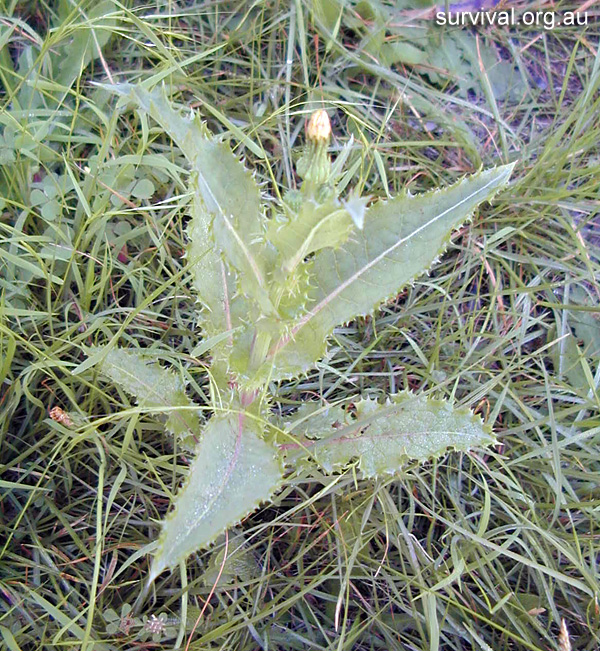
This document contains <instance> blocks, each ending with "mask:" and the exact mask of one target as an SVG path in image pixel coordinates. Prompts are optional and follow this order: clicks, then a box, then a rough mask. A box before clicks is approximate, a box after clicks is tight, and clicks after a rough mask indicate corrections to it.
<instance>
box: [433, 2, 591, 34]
mask: <svg viewBox="0 0 600 651" xmlns="http://www.w3.org/2000/svg"><path fill="white" fill-rule="evenodd" d="M435 22H436V24H437V25H450V26H453V27H494V26H498V27H509V26H512V25H525V26H527V27H532V26H535V27H541V28H543V29H554V28H555V27H556V26H557V25H580V26H582V27H584V26H585V25H587V24H588V15H587V12H585V11H564V12H562V13H560V14H557V13H556V12H554V11H523V12H517V11H515V9H514V7H513V8H512V9H507V10H503V11H455V12H454V11H449V12H448V13H446V12H445V11H438V12H437V13H436V15H435Z"/></svg>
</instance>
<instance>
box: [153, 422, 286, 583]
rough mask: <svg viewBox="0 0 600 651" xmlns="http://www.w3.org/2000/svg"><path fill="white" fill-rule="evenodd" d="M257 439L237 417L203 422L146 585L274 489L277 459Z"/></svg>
mask: <svg viewBox="0 0 600 651" xmlns="http://www.w3.org/2000/svg"><path fill="white" fill-rule="evenodd" d="M261 433H262V430H261V429H260V428H259V426H258V425H257V423H256V422H255V421H251V420H250V419H247V418H244V415H243V414H233V413H231V414H227V415H224V416H214V417H213V418H212V419H211V420H210V421H209V423H208V425H207V427H206V429H205V431H204V434H203V436H202V440H201V441H200V443H199V445H198V449H197V455H196V459H195V460H194V462H193V463H192V465H191V467H190V470H189V474H188V477H187V479H186V482H185V484H184V486H183V488H182V489H181V491H180V492H179V494H178V495H177V497H176V498H175V509H174V510H173V511H172V512H171V513H170V514H169V515H168V516H167V518H166V520H165V522H164V524H163V530H162V533H161V536H160V540H159V547H158V551H157V553H156V556H155V557H154V561H153V563H152V568H151V570H150V582H152V581H154V579H155V578H156V577H157V576H158V575H159V574H160V573H161V572H162V571H163V570H165V569H166V568H168V567H174V566H175V565H177V564H178V563H179V562H180V561H182V560H184V559H185V558H186V557H187V556H188V555H189V554H191V553H192V552H195V551H196V550H198V549H201V548H203V547H206V546H207V545H209V544H210V543H211V542H213V541H214V540H215V538H216V537H217V536H218V535H219V534H220V533H222V532H223V531H224V530H225V529H227V528H228V527H231V526H232V525H234V524H236V523H237V522H239V521H240V520H241V519H242V518H244V517H245V516H246V515H248V514H249V513H251V512H252V511H253V510H254V509H255V508H256V507H257V506H258V505H259V504H260V503H261V502H264V501H266V500H268V499H269V498H270V497H271V495H272V494H273V492H274V491H275V490H276V489H277V488H278V487H279V484H280V482H281V468H280V463H279V459H278V458H277V457H276V451H275V449H274V447H273V446H272V445H270V444H268V443H267V442H265V441H264V440H263V439H261V438H260V435H261Z"/></svg>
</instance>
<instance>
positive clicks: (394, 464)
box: [285, 392, 494, 477]
mask: <svg viewBox="0 0 600 651" xmlns="http://www.w3.org/2000/svg"><path fill="white" fill-rule="evenodd" d="M354 403H355V405H356V417H354V416H352V415H350V414H348V415H347V417H346V420H345V422H343V423H339V422H336V423H335V427H334V426H330V427H329V428H324V427H323V419H322V418H319V419H318V422H316V425H317V428H316V430H311V431H310V435H311V437H313V438H314V437H318V439H319V440H313V438H310V439H309V438H306V439H303V440H302V441H301V445H298V446H297V447H296V446H291V445H290V446H285V447H286V448H287V449H288V451H289V452H288V455H289V459H290V461H294V462H296V463H297V462H298V461H302V460H305V459H307V458H312V459H314V460H315V461H316V462H317V463H318V464H319V466H321V468H323V470H325V471H326V472H333V471H335V470H339V469H341V468H343V467H344V466H346V465H347V464H348V463H350V461H352V459H358V460H359V466H360V469H361V470H362V471H363V473H364V475H365V476H366V477H375V476H377V475H381V474H383V473H391V474H394V473H397V472H398V471H399V470H400V469H401V468H402V466H403V465H404V464H405V463H406V462H407V461H409V460H416V461H422V462H423V461H427V460H428V459H435V458H437V457H440V456H442V455H443V454H445V453H446V452H447V451H448V450H451V449H454V450H469V449H471V448H474V447H483V446H488V445H491V444H492V443H493V442H494V437H493V435H492V433H491V429H490V428H489V427H487V426H485V425H484V424H483V421H482V420H481V418H480V417H479V416H477V415H475V414H473V413H472V412H471V411H470V410H469V409H466V408H453V407H452V405H451V404H450V403H449V402H448V401H446V400H432V399H430V398H426V397H424V396H417V395H414V394H412V393H410V392H403V393H399V394H396V395H394V396H391V399H390V400H389V401H388V402H387V403H386V404H385V405H380V404H378V403H377V402H376V401H374V400H355V401H354ZM309 424H310V421H308V425H307V427H308V426H309ZM306 429H307V428H305V431H306ZM307 434H308V432H307Z"/></svg>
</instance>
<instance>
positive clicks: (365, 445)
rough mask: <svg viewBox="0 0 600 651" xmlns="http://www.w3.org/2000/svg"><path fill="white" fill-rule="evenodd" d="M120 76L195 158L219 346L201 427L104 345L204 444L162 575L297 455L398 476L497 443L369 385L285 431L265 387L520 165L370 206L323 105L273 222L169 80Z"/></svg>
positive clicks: (173, 516)
mask: <svg viewBox="0 0 600 651" xmlns="http://www.w3.org/2000/svg"><path fill="white" fill-rule="evenodd" d="M113 88H114V90H116V91H117V92H118V93H119V94H120V95H121V99H120V105H121V108H126V107H128V106H132V105H133V107H134V108H135V109H136V110H138V111H141V112H144V113H145V114H147V115H148V116H150V117H151V118H152V119H153V120H154V121H156V122H157V123H158V124H159V125H160V127H162V129H163V130H164V131H165V132H166V133H167V134H168V135H169V136H170V137H171V138H172V139H173V141H174V142H175V144H176V145H177V146H178V147H179V148H180V149H181V151H182V152H183V154H184V155H185V156H186V157H187V159H188V161H189V166H190V184H191V187H190V194H191V196H192V200H191V204H190V208H189V211H190V221H189V225H188V237H189V245H188V249H187V262H188V265H189V271H190V274H191V283H192V285H193V287H194V290H195V291H196V293H197V296H198V301H199V307H200V311H199V320H200V324H201V335H202V337H203V339H202V344H201V347H202V348H204V349H206V350H208V349H210V351H211V356H212V366H211V376H212V387H213V391H212V395H213V403H214V404H213V405H212V408H213V415H212V417H211V418H210V419H209V420H208V421H206V422H205V423H204V424H201V422H200V420H199V419H198V416H197V407H195V406H194V403H193V402H191V401H190V399H189V398H188V397H187V396H186V392H185V387H184V386H183V384H182V383H181V382H178V381H177V380H176V378H175V374H174V373H173V372H172V371H169V370H167V369H165V368H163V367H161V366H160V365H159V364H157V363H156V362H149V361H148V360H147V359H144V358H143V357H141V356H139V354H134V353H133V352H128V353H124V351H119V352H118V353H116V354H117V355H118V357H116V356H115V352H116V351H115V349H114V348H111V349H109V348H100V349H95V351H94V353H93V358H94V359H93V362H96V363H98V364H99V368H100V371H101V372H102V373H103V374H104V375H105V376H107V377H109V378H111V379H112V380H113V381H114V382H115V383H117V384H119V385H120V386H121V388H123V389H125V390H126V391H128V392H129V393H130V394H132V395H134V396H135V397H136V399H137V401H138V404H139V405H140V406H141V407H142V408H143V407H146V408H148V409H149V410H150V411H151V412H152V413H153V414H156V413H157V412H161V411H162V412H163V418H165V419H166V423H167V428H168V429H169V430H170V431H171V432H172V433H173V434H174V435H175V436H177V437H178V438H179V439H181V440H182V441H183V442H184V444H185V446H186V447H188V448H189V447H192V446H195V447H194V452H195V457H194V460H193V461H192V463H191V465H190V467H189V471H188V474H187V478H186V480H185V481H184V484H183V486H182V487H181V489H180V491H179V493H178V495H177V496H176V498H175V499H174V504H173V508H172V510H171V512H170V513H169V514H168V515H167V517H166V519H165V521H164V523H163V526H162V532H161V534H160V539H159V543H158V546H157V550H156V552H155V556H154V559H153V563H152V567H151V570H150V577H149V580H150V581H152V580H154V579H155V578H156V577H157V576H158V575H159V574H160V573H161V572H162V571H163V570H165V569H167V568H172V567H174V566H176V565H177V564H178V563H180V562H181V561H182V560H184V559H185V558H186V557H187V556H188V555H189V554H191V553H193V552H194V551H196V550H198V549H201V548H203V547H206V546H208V545H209V544H210V543H211V542H213V541H214V540H215V539H216V538H217V537H218V536H219V535H220V534H221V533H223V531H224V530H226V529H228V528H229V527H231V526H233V525H235V524H236V523H238V522H239V521H240V520H241V519H243V518H244V517H245V516H247V515H248V514H249V513H251V512H252V511H253V510H254V509H256V508H257V506H258V505H259V504H261V503H264V502H267V501H268V500H269V499H270V498H271V497H272V496H273V494H274V493H275V492H276V491H277V490H278V489H279V488H280V486H281V484H282V482H283V474H284V469H285V467H286V466H288V467H293V466H296V465H298V464H302V465H304V464H307V463H316V464H318V466H320V468H321V469H322V470H324V471H326V472H333V471H337V470H339V469H342V468H344V466H346V465H347V464H349V463H350V462H351V461H353V460H356V461H357V463H358V466H359V468H360V469H361V470H362V472H363V474H364V475H365V476H367V477H375V476H378V475H382V474H386V473H389V474H393V473H397V472H398V471H399V470H401V468H402V465H403V464H404V463H405V462H406V461H407V460H420V461H425V460H428V459H432V458H436V457H439V456H440V455H442V454H444V453H445V452H446V451H447V450H449V449H458V450H467V449H470V448H473V447H480V446H486V445H489V444H490V443H492V442H493V436H492V434H491V431H490V429H489V428H488V427H487V426H484V424H483V422H482V421H481V419H480V418H479V416H476V415H474V414H473V413H471V412H470V411H469V410H468V409H466V408H456V407H454V406H452V405H451V404H450V403H448V402H447V401H443V400H432V399H429V398H426V397H423V396H418V395H414V394H412V393H408V392H404V393H401V394H398V395H395V396H390V397H389V399H388V400H387V402H386V403H385V404H380V403H378V402H375V401H373V400H368V399H367V400H364V399H361V397H360V396H357V397H356V398H355V399H353V400H352V401H351V402H352V404H353V409H352V410H348V409H345V408H344V407H343V406H340V407H337V408H335V409H334V410H332V411H331V413H329V412H327V411H326V410H323V409H320V410H319V409H316V408H315V407H314V406H310V405H309V406H305V408H303V409H301V411H300V412H299V413H298V415H297V417H296V418H295V419H294V421H293V422H291V423H289V424H287V425H286V426H285V428H283V429H282V428H281V427H278V426H276V425H275V418H274V417H272V415H271V410H270V405H271V402H272V400H273V399H275V398H276V396H272V395H270V393H269V390H268V387H269V386H271V387H272V386H274V385H273V382H274V381H282V380H286V379H289V378H293V377H296V376H298V375H301V374H303V373H306V372H307V371H309V370H310V369H311V368H312V367H313V366H314V365H315V364H316V363H317V362H318V360H319V359H320V358H322V357H323V355H324V354H325V352H326V346H327V338H328V336H329V335H330V334H331V333H332V332H333V329H334V327H336V326H337V325H339V324H343V323H346V322H348V321H351V320H352V319H355V318H357V317H361V316H365V315H369V314H372V313H373V312H374V310H376V309H377V307H378V306H379V305H380V304H382V303H384V302H385V301H386V300H388V299H389V298H391V297H394V296H396V295H397V293H398V292H399V291H400V290H401V289H402V287H403V286H404V285H406V284H407V283H409V282H411V281H412V280H413V279H414V278H415V277H416V276H418V275H419V274H422V273H423V272H425V271H426V270H427V269H429V267H430V266H431V265H432V264H433V263H434V262H435V260H436V259H437V258H438V257H439V256H440V255H441V254H442V253H443V252H444V250H445V248H446V246H447V243H448V240H449V238H450V235H451V233H452V231H453V230H454V229H456V228H458V227H459V226H460V225H461V224H463V222H464V221H465V220H467V219H468V218H469V217H470V216H471V215H472V213H473V211H474V209H475V208H476V207H477V206H478V205H479V204H480V203H481V202H483V201H486V200H489V199H490V198H491V197H492V196H493V195H494V194H495V193H496V192H497V191H498V190H499V189H500V188H502V187H503V186H504V185H505V184H506V183H507V181H508V179H509V177H510V174H511V171H512V165H505V166H502V167H497V168H494V169H490V170H487V171H482V172H479V173H477V174H474V175H472V176H469V177H467V178H464V179H463V180H462V181H460V182H458V183H456V184H454V185H452V186H450V187H447V188H444V189H440V190H436V191H433V192H429V193H427V194H422V195H417V196H413V195H411V194H410V193H408V192H406V193H403V194H401V195H399V196H397V197H394V198H392V199H388V200H387V201H375V202H374V203H372V204H371V205H369V206H368V207H367V201H366V200H365V199H361V198H360V197H356V196H354V197H353V198H352V199H350V200H348V201H346V202H344V201H342V200H341V199H340V197H339V196H338V193H337V190H336V178H333V175H332V168H331V163H330V159H329V156H328V153H327V148H328V143H329V138H330V131H331V129H330V123H329V119H328V117H327V115H326V113H325V112H324V111H319V112H317V113H316V114H315V115H313V117H312V118H311V120H310V121H309V123H308V127H307V142H306V146H305V151H304V154H303V156H302V159H301V160H300V161H299V163H298V165H297V171H298V173H299V175H301V176H302V177H303V184H302V187H301V189H300V190H299V191H296V190H294V191H291V192H289V193H288V194H287V195H284V196H285V200H284V201H283V202H282V204H281V205H279V206H277V209H276V211H275V214H273V215H272V216H271V217H270V218H267V216H266V209H265V207H264V206H263V204H262V202H261V194H260V189H259V187H258V185H257V184H256V183H255V181H254V179H253V177H252V175H251V174H250V173H249V172H248V171H247V170H246V169H245V168H244V166H243V164H242V163H241V162H240V161H239V160H238V159H237V158H236V157H235V156H234V155H233V153H232V152H231V150H230V147H229V146H228V144H227V143H226V142H225V141H223V140H221V139H219V138H218V137H215V136H214V135H212V134H211V133H209V131H208V130H207V128H206V126H205V125H204V124H203V123H202V122H201V120H200V118H199V117H198V115H196V114H194V113H191V112H190V111H187V113H184V112H182V111H181V110H177V109H175V108H174V107H173V106H172V104H171V103H170V101H169V100H168V99H167V97H166V96H165V95H164V94H163V93H162V92H158V91H152V92H149V91H147V90H145V89H144V88H143V87H141V86H116V87H113ZM88 365H89V364H88ZM138 378H141V380H140V381H138ZM194 441H197V443H194Z"/></svg>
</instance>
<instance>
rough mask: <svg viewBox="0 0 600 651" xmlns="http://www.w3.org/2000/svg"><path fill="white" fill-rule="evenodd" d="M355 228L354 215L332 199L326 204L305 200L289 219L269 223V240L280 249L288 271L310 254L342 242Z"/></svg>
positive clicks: (283, 264)
mask: <svg viewBox="0 0 600 651" xmlns="http://www.w3.org/2000/svg"><path fill="white" fill-rule="evenodd" d="M351 231H352V217H351V215H350V213H349V212H348V211H347V210H346V208H344V206H343V205H342V204H341V203H340V202H339V201H337V200H335V199H332V200H330V201H328V202H326V203H324V204H317V203H316V202H314V201H312V200H310V199H305V200H304V201H303V203H302V205H301V206H300V209H299V210H298V213H297V214H292V215H291V216H290V219H289V221H287V222H285V223H283V224H282V223H280V222H279V221H277V220H276V219H273V220H272V221H271V222H270V223H269V230H268V233H267V239H268V240H269V242H270V243H271V244H272V245H273V246H274V247H275V248H276V249H277V250H278V251H279V253H280V256H281V258H280V260H279V262H280V263H281V264H282V266H283V268H284V269H286V270H292V269H294V268H295V267H296V266H297V265H298V264H299V263H300V262H301V261H302V260H303V259H304V258H305V257H306V256H307V255H310V254H311V253H314V252H315V251H318V250H320V249H323V248H325V247H337V246H340V245H341V244H343V243H344V242H345V241H346V240H347V239H348V236H349V235H350V233H351Z"/></svg>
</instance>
